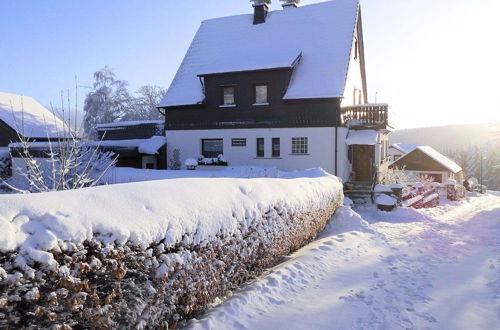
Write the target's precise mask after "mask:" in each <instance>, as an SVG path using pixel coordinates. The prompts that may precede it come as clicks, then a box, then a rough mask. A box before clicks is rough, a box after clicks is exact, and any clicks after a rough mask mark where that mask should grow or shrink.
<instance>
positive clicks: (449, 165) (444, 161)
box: [391, 146, 462, 173]
mask: <svg viewBox="0 0 500 330" xmlns="http://www.w3.org/2000/svg"><path fill="white" fill-rule="evenodd" d="M416 150H420V151H421V152H423V153H424V154H426V155H427V156H429V157H430V158H432V159H433V160H434V161H436V162H438V163H439V164H441V165H442V166H444V167H445V168H446V169H448V170H449V171H450V172H453V173H458V172H460V171H461V170H462V168H461V167H460V166H459V165H458V164H457V163H455V162H454V161H452V160H451V159H449V158H448V157H446V156H445V155H443V154H442V153H440V152H439V151H437V150H436V149H434V148H432V147H430V146H418V147H416V148H415V149H413V150H412V151H410V152H409V153H407V154H405V155H403V157H401V158H399V159H398V160H395V161H394V162H392V163H391V164H395V163H397V162H401V161H403V160H404V159H405V158H406V157H408V156H409V155H410V154H412V153H413V152H415V151H416Z"/></svg>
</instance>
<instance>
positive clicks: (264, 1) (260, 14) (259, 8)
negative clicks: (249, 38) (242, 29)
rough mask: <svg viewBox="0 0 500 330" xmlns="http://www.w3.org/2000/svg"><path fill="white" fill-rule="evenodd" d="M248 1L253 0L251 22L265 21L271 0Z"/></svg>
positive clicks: (260, 22)
mask: <svg viewBox="0 0 500 330" xmlns="http://www.w3.org/2000/svg"><path fill="white" fill-rule="evenodd" d="M250 2H253V4H252V6H253V9H254V14H253V24H262V23H265V22H266V17H267V12H268V11H269V4H270V3H271V0H250Z"/></svg>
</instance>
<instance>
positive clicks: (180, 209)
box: [0, 171, 342, 327]
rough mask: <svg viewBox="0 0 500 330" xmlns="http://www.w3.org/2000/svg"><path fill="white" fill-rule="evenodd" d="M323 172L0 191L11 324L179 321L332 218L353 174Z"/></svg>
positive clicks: (1, 304) (0, 260) (0, 279)
mask: <svg viewBox="0 0 500 330" xmlns="http://www.w3.org/2000/svg"><path fill="white" fill-rule="evenodd" d="M312 174H313V175H312V176H314V177H306V178H304V177H302V178H295V179H272V178H271V179H269V178H266V179H234V178H232V179H231V178H217V179H209V178H183V179H171V180H158V181H151V182H139V183H128V184H117V185H111V186H101V187H94V188H88V189H81V190H78V191H64V192H53V193H40V194H31V195H4V196H0V287H2V290H1V291H0V292H1V293H0V314H3V315H4V316H5V315H7V316H5V319H2V318H0V327H3V326H19V325H23V326H29V325H34V324H36V325H38V326H41V325H44V326H50V325H64V324H65V325H71V324H76V323H78V324H87V325H89V326H96V327H109V326H111V327H115V326H124V325H127V326H130V325H132V324H133V325H135V326H137V327H143V326H145V325H146V324H147V325H148V326H161V325H166V324H167V323H168V324H169V325H175V324H176V323H177V322H178V321H179V320H180V319H182V318H185V317H187V316H189V315H192V314H193V313H196V312H199V311H201V310H203V309H204V308H205V307H206V306H207V305H208V304H210V303H211V302H212V301H213V299H215V298H216V297H218V296H220V295H223V294H225V293H226V292H227V291H228V290H231V289H234V288H236V287H237V286H238V285H239V284H241V283H242V282H244V281H246V280H247V279H248V278H249V277H252V276H255V275H256V274H259V273H260V272H261V271H262V270H263V269H265V268H266V267H269V266H271V265H274V264H276V263H277V262H278V261H279V260H280V259H281V258H282V257H283V256H284V255H287V254H289V253H290V252H291V251H293V250H295V249H297V248H299V247H300V246H302V245H303V244H304V243H306V242H307V241H309V240H311V239H312V238H313V237H315V236H316V234H317V233H318V232H319V231H321V230H322V229H323V228H324V227H325V225H326V223H327V221H328V219H329V218H330V216H331V215H332V214H333V212H334V211H335V209H336V208H337V207H338V206H339V205H341V203H342V185H341V183H340V182H339V181H338V180H337V179H336V178H335V177H333V176H331V175H327V174H323V175H322V176H318V175H317V171H313V172H312ZM19 322H23V323H22V324H21V323H19Z"/></svg>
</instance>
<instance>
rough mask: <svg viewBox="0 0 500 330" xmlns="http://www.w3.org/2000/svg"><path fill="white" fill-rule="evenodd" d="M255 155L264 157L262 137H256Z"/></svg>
mask: <svg viewBox="0 0 500 330" xmlns="http://www.w3.org/2000/svg"><path fill="white" fill-rule="evenodd" d="M257 157H264V138H257Z"/></svg>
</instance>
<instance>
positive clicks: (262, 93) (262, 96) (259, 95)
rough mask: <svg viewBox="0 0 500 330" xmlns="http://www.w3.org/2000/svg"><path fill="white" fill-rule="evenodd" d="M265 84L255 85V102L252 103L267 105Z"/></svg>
mask: <svg viewBox="0 0 500 330" xmlns="http://www.w3.org/2000/svg"><path fill="white" fill-rule="evenodd" d="M268 104H269V103H268V101H267V84H259V85H255V103H254V105H268Z"/></svg>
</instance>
